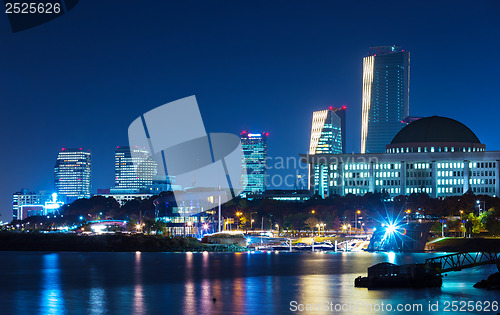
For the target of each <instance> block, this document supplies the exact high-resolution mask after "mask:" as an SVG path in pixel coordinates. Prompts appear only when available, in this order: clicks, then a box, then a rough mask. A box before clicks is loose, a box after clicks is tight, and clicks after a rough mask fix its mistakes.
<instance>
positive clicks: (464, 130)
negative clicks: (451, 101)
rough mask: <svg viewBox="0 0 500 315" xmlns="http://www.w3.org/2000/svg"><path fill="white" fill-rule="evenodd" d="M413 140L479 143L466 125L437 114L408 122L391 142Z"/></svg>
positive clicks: (419, 141)
mask: <svg viewBox="0 0 500 315" xmlns="http://www.w3.org/2000/svg"><path fill="white" fill-rule="evenodd" d="M415 142H418V143H425V142H433V143H435V142H462V143H481V142H480V141H479V139H478V138H477V137H476V135H475V134H474V133H473V132H472V130H470V129H469V128H468V127H467V126H466V125H464V124H462V123H461V122H458V121H456V120H454V119H451V118H446V117H439V116H432V117H426V118H421V119H418V120H416V121H414V122H412V123H410V124H409V125H408V126H406V127H404V128H403V129H401V131H399V132H398V134H397V135H396V136H395V137H394V139H392V142H391V144H398V143H415Z"/></svg>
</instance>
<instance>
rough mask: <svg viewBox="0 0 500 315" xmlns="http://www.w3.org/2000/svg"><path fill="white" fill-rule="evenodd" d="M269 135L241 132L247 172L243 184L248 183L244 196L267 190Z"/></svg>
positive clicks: (243, 177)
mask: <svg viewBox="0 0 500 315" xmlns="http://www.w3.org/2000/svg"><path fill="white" fill-rule="evenodd" d="M268 136H269V133H267V132H264V133H249V132H248V131H247V130H243V131H242V132H241V146H242V150H243V163H242V164H244V165H245V167H246V172H244V173H243V174H242V182H243V183H246V185H247V186H246V188H245V190H244V191H243V192H242V194H243V195H247V194H249V193H262V192H263V191H265V190H266V168H267V165H266V162H267V137H268Z"/></svg>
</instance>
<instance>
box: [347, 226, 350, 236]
mask: <svg viewBox="0 0 500 315" xmlns="http://www.w3.org/2000/svg"><path fill="white" fill-rule="evenodd" d="M347 227H348V228H349V234H351V225H350V224H348V225H347Z"/></svg>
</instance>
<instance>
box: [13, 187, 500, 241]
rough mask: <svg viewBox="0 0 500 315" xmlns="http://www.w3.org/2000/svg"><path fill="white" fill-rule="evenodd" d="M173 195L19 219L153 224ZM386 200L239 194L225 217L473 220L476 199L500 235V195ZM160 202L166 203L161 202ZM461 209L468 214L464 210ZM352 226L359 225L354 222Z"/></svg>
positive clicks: (242, 220) (79, 205)
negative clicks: (407, 213)
mask: <svg viewBox="0 0 500 315" xmlns="http://www.w3.org/2000/svg"><path fill="white" fill-rule="evenodd" d="M169 194H172V193H171V192H170V193H165V192H164V193H161V194H160V195H155V196H152V197H150V198H148V199H145V200H139V199H136V200H131V201H129V202H127V203H126V204H124V205H123V206H120V205H119V204H118V202H117V201H116V200H115V199H114V198H111V197H103V196H94V197H92V198H89V199H79V200H76V201H75V202H73V203H71V204H67V205H64V206H63V207H62V208H61V210H60V214H59V215H58V216H56V217H55V218H53V217H51V218H49V219H47V218H46V217H32V218H28V219H25V220H23V221H18V222H21V223H26V222H30V224H31V225H32V226H33V224H35V225H36V223H37V222H44V223H46V222H47V220H49V221H53V222H54V224H56V225H57V224H62V223H65V224H78V223H79V222H80V223H81V221H82V220H84V221H91V220H96V219H117V220H132V221H134V222H139V221H142V222H145V221H149V222H151V221H153V222H154V219H155V217H156V215H155V206H158V205H157V204H156V205H155V200H156V199H158V197H159V196H165V195H169ZM386 199H387V196H385V195H383V194H380V193H367V194H365V195H363V196H356V195H353V194H349V195H346V196H332V197H328V198H324V199H323V198H321V197H320V196H317V195H315V196H312V198H311V199H310V200H307V201H305V202H303V203H302V202H287V201H276V200H271V199H262V200H247V199H243V198H235V199H233V200H231V201H229V202H227V203H225V204H223V205H222V216H223V217H224V218H234V220H235V224H238V225H239V226H240V227H241V228H243V229H250V228H251V227H253V228H261V227H264V229H269V228H270V227H273V228H275V227H276V225H278V227H279V228H280V229H283V228H285V229H292V230H303V229H309V230H313V229H315V228H316V224H318V223H325V224H326V226H327V229H336V230H338V229H340V228H341V226H342V225H345V224H353V223H354V220H355V217H356V212H358V211H359V214H358V218H359V217H361V218H363V219H362V220H363V222H367V224H368V223H370V222H371V223H370V224H373V222H378V221H381V220H383V219H384V218H386V217H387V215H388V214H389V215H391V216H394V217H397V216H398V215H400V216H402V215H404V212H405V211H407V210H411V214H412V215H415V214H416V212H418V213H419V214H420V215H423V216H425V217H426V218H434V219H437V218H442V217H446V216H455V217H456V216H461V217H462V216H463V218H469V216H470V215H471V214H472V216H474V215H475V216H476V217H477V216H478V214H479V213H478V207H477V200H480V201H481V207H482V208H483V210H487V211H485V214H483V218H482V220H483V221H484V222H482V223H483V225H484V227H485V228H486V229H488V230H490V231H493V232H494V233H496V234H498V233H500V228H498V227H497V225H500V224H498V222H499V221H498V218H499V217H500V198H494V197H490V196H485V195H481V196H477V195H474V194H473V193H470V192H469V193H466V194H464V195H461V196H452V197H447V198H444V199H433V198H430V197H429V196H428V195H427V194H411V195H409V196H403V195H401V196H397V197H395V198H394V200H393V201H390V202H386V201H384V200H386ZM159 206H160V207H161V205H159ZM215 210H216V209H215ZM460 211H463V212H462V213H460ZM61 215H63V217H61ZM211 216H212V218H211V221H212V222H215V220H216V218H217V214H212V215H211ZM471 218H472V217H471ZM472 219H474V218H472ZM252 220H253V222H252ZM478 220H479V219H478ZM13 223H14V224H15V223H16V222H13ZM352 227H353V228H354V226H352ZM478 229H479V228H478Z"/></svg>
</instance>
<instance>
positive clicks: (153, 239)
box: [0, 232, 249, 252]
mask: <svg viewBox="0 0 500 315" xmlns="http://www.w3.org/2000/svg"><path fill="white" fill-rule="evenodd" d="M248 250H249V249H248V248H246V247H242V246H237V245H233V244H202V243H200V242H199V241H198V240H197V239H195V238H192V237H164V236H156V235H142V234H103V235H77V234H63V233H48V234H44V233H17V232H0V251H50V252H59V251H72V252H135V251H141V252H203V251H207V252H243V251H248Z"/></svg>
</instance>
